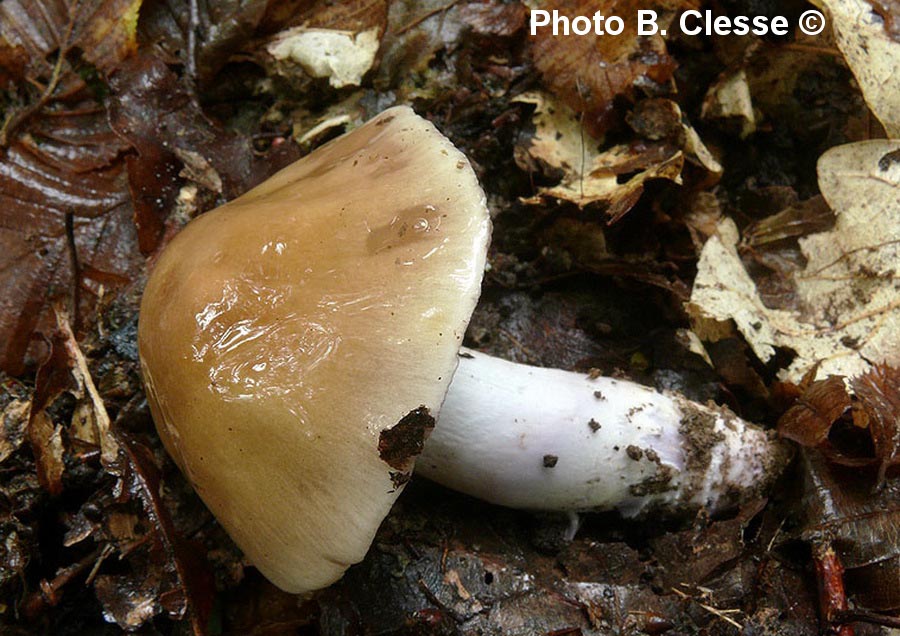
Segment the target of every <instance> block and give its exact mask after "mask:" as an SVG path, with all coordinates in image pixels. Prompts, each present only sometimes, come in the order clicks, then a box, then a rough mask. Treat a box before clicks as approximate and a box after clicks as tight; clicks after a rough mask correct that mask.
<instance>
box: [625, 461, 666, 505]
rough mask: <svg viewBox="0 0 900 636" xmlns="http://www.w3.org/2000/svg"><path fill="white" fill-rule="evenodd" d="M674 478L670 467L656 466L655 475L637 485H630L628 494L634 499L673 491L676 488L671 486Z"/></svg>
mask: <svg viewBox="0 0 900 636" xmlns="http://www.w3.org/2000/svg"><path fill="white" fill-rule="evenodd" d="M674 476H675V471H674V470H673V469H672V467H671V466H664V465H663V464H657V466H656V473H655V474H653V475H650V476H648V477H647V478H646V479H644V481H642V482H641V483H639V484H632V485H631V486H630V487H629V488H628V492H629V493H631V494H632V495H633V496H635V497H646V496H648V495H656V494H660V493H664V492H669V491H670V490H675V488H676V486H675V485H673V484H672V477H674Z"/></svg>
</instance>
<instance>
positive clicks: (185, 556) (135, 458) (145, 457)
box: [117, 435, 215, 636]
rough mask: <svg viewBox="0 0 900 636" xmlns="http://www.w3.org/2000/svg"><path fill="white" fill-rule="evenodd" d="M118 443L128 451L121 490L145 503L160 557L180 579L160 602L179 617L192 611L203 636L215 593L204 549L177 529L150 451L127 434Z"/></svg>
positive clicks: (197, 634) (199, 635) (197, 633)
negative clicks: (182, 535) (184, 537)
mask: <svg viewBox="0 0 900 636" xmlns="http://www.w3.org/2000/svg"><path fill="white" fill-rule="evenodd" d="M118 443H119V446H120V447H121V448H122V449H123V450H124V453H123V468H124V472H123V474H122V477H121V481H120V482H119V484H118V485H117V489H118V490H119V491H120V492H121V495H122V496H123V497H125V496H130V497H131V498H133V499H136V500H137V501H139V502H140V503H141V506H142V507H143V509H144V514H145V515H146V516H147V519H148V520H149V522H150V524H151V527H152V528H153V530H154V537H155V542H154V543H155V546H156V550H155V556H156V560H158V561H159V562H160V563H161V565H162V567H164V568H165V569H166V570H167V571H168V573H169V574H170V575H172V576H173V577H174V578H175V580H176V581H177V586H176V587H174V588H173V587H169V589H165V590H163V591H162V593H161V594H160V595H159V597H158V598H159V601H160V602H161V603H162V606H163V608H164V609H165V610H166V611H168V612H170V614H172V615H173V616H175V617H178V618H181V617H183V616H184V615H185V614H189V616H190V620H191V625H192V627H193V631H194V634H195V636H202V635H203V634H205V633H206V626H207V623H208V621H209V614H210V611H211V610H212V602H213V596H214V593H215V589H214V587H213V580H212V574H211V572H210V571H209V564H208V563H207V562H206V560H205V558H204V556H203V554H204V552H203V551H202V550H197V549H195V548H193V547H191V546H189V545H188V544H187V543H186V542H185V541H184V539H183V538H182V537H181V536H180V535H179V534H178V532H177V530H176V529H175V525H174V524H173V523H172V517H171V516H170V514H169V511H168V510H167V509H166V507H165V505H164V504H163V502H162V499H161V488H160V476H159V469H158V468H157V467H156V464H155V463H154V461H153V457H152V455H151V453H150V451H149V450H148V449H147V448H146V447H145V446H143V445H141V444H139V443H138V442H136V441H133V440H131V439H128V438H126V437H125V436H123V435H120V436H119V438H118ZM126 493H127V494H126ZM154 598H155V595H154Z"/></svg>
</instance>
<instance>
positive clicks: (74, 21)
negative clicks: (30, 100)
mask: <svg viewBox="0 0 900 636" xmlns="http://www.w3.org/2000/svg"><path fill="white" fill-rule="evenodd" d="M140 5H141V0H5V2H3V3H2V4H0V38H2V41H3V44H4V45H5V46H7V47H14V48H18V49H20V50H22V51H23V52H24V53H25V56H26V59H27V60H28V65H29V71H30V72H31V74H32V75H35V76H37V77H47V76H48V74H49V73H50V72H52V71H51V69H52V68H53V65H54V64H55V62H56V60H47V59H46V56H47V55H48V54H49V53H52V52H54V51H60V52H61V53H62V57H63V58H64V57H65V54H66V53H67V52H68V50H69V49H71V48H73V47H78V49H79V50H80V51H81V52H82V55H83V56H84V58H85V59H86V60H88V61H89V62H90V63H91V64H93V65H94V66H95V67H97V68H98V69H100V70H101V71H103V72H109V71H110V70H112V69H113V68H115V66H116V65H117V64H118V63H119V62H120V61H121V60H123V59H124V58H126V57H127V56H128V55H130V54H132V53H133V52H134V51H135V50H136V45H137V43H136V40H135V32H136V29H137V12H138V8H139V7H140ZM62 61H63V62H64V60H62Z"/></svg>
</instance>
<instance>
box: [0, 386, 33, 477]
mask: <svg viewBox="0 0 900 636" xmlns="http://www.w3.org/2000/svg"><path fill="white" fill-rule="evenodd" d="M30 411H31V402H30V401H29V400H23V399H15V398H14V399H12V400H10V402H9V403H8V404H6V405H5V406H4V407H3V408H2V409H0V464H2V463H3V462H4V461H5V460H6V459H7V458H8V457H9V456H10V455H12V454H13V453H14V452H15V451H16V450H17V449H18V448H19V447H20V446H21V445H22V442H24V441H25V434H26V431H27V428H28V426H27V425H28V414H29V412H30Z"/></svg>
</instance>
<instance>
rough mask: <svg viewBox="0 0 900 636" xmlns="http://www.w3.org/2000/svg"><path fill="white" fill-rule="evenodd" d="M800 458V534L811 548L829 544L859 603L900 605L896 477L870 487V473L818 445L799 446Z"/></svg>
mask: <svg viewBox="0 0 900 636" xmlns="http://www.w3.org/2000/svg"><path fill="white" fill-rule="evenodd" d="M801 458H802V462H801V466H802V469H803V473H804V484H805V494H804V498H803V505H802V510H803V511H804V514H805V516H806V520H805V523H804V529H803V536H804V538H806V539H807V540H808V541H810V542H811V543H812V544H813V545H814V546H818V547H817V548H816V550H819V551H821V550H823V549H826V548H828V547H831V548H833V550H834V553H835V555H836V556H835V560H836V561H838V562H839V563H840V564H841V565H842V566H843V568H844V582H845V584H846V586H847V593H848V594H849V595H850V596H851V597H855V598H856V600H857V603H858V604H859V605H861V606H862V607H866V608H868V609H872V610H879V611H888V610H896V609H898V608H900V504H898V502H900V480H898V479H889V480H887V481H886V482H885V484H884V487H883V488H881V489H880V490H878V491H876V492H873V490H872V484H871V479H870V478H869V477H868V476H866V475H864V474H861V473H860V472H859V471H858V470H855V469H853V468H847V467H844V466H840V465H836V464H834V463H829V462H827V461H825V459H824V458H823V456H822V455H821V454H819V453H818V452H817V451H810V450H805V449H804V450H803V451H801ZM830 576H831V577H832V579H833V576H834V575H833V574H832V575H830ZM834 583H835V581H833V580H832V581H831V584H832V589H836V588H834V586H833V585H834Z"/></svg>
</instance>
